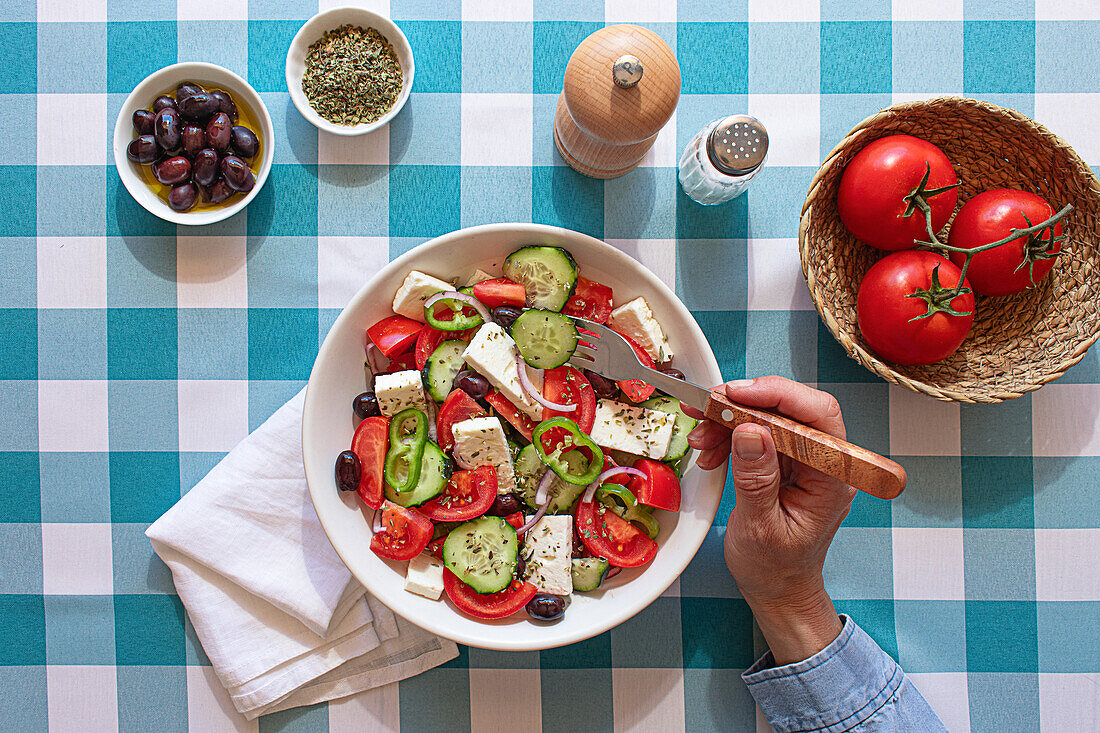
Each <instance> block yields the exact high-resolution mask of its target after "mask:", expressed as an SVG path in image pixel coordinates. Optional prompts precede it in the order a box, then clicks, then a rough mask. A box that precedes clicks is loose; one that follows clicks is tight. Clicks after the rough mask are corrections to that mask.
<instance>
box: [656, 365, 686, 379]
mask: <svg viewBox="0 0 1100 733" xmlns="http://www.w3.org/2000/svg"><path fill="white" fill-rule="evenodd" d="M661 371H662V372H664V373H665V374H667V375H668V376H670V377H676V378H677V379H687V377H685V376H684V373H683V372H682V371H680V370H679V369H673V368H672V367H668V368H667V369H662V370H661Z"/></svg>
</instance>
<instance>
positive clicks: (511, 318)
mask: <svg viewBox="0 0 1100 733" xmlns="http://www.w3.org/2000/svg"><path fill="white" fill-rule="evenodd" d="M522 313H523V310H521V309H520V308H516V307H515V306H512V305H498V306H497V307H496V308H493V311H492V316H493V320H494V321H496V322H497V323H498V324H499V325H500V327H501V328H503V329H504V330H506V331H507V330H508V329H509V328H511V327H512V324H513V323H515V322H516V319H517V318H519V317H520V314H522Z"/></svg>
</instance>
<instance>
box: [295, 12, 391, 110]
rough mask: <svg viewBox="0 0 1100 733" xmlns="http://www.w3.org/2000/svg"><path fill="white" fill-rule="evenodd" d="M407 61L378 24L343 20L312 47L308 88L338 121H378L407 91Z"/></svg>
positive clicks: (317, 105) (312, 97)
mask: <svg viewBox="0 0 1100 733" xmlns="http://www.w3.org/2000/svg"><path fill="white" fill-rule="evenodd" d="M401 83H402V74H401V65H400V64H399V63H398V61H397V54H396V53H395V52H394V50H393V46H391V45H390V43H389V42H388V41H387V40H386V39H385V37H383V36H382V34H381V33H379V32H378V31H377V30H375V29H374V28H367V29H366V30H364V29H362V28H359V27H357V26H351V25H342V26H340V27H339V28H336V29H335V30H331V31H328V32H327V33H325V35H324V36H322V37H321V38H320V39H319V40H317V41H316V42H315V43H314V44H313V45H312V46H310V47H309V53H307V54H306V72H305V74H304V75H303V76H302V91H303V92H305V95H306V99H308V100H309V104H310V106H311V107H313V109H315V110H316V111H317V114H319V115H321V117H324V118H325V119H326V120H328V121H329V122H332V123H335V124H337V125H358V124H360V123H365V122H374V121H375V120H377V119H378V118H379V117H381V116H382V115H384V114H386V112H388V111H389V110H390V108H392V107H393V105H394V103H395V102H396V101H397V97H398V95H400V94H401Z"/></svg>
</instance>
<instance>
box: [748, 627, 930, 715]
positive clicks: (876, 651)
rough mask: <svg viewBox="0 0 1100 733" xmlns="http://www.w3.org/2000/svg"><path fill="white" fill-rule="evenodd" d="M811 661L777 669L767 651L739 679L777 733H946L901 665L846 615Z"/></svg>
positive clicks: (770, 654) (807, 660)
mask: <svg viewBox="0 0 1100 733" xmlns="http://www.w3.org/2000/svg"><path fill="white" fill-rule="evenodd" d="M840 619H841V621H842V622H843V624H844V628H843V630H842V631H841V632H840V636H838V637H837V638H836V639H834V640H833V642H832V643H831V644H829V646H827V647H825V648H824V649H822V650H821V651H819V652H818V653H817V654H815V655H813V656H812V657H810V658H809V659H806V660H803V661H801V662H795V663H794V664H787V665H784V666H782V667H776V666H774V665H775V659H774V658H773V657H772V653H771V652H770V651H769V652H768V653H767V654H765V655H764V656H763V657H761V658H760V659H758V660H757V661H756V663H755V664H754V665H752V666H751V667H749V668H748V669H747V670H745V672H744V674H742V675H741V677H742V679H744V680H745V684H746V685H748V688H749V692H750V693H752V696H753V698H754V699H755V700H756V704H757V705H759V706H760V709H761V710H762V711H763V712H764V716H765V717H767V719H768V722H769V723H771V726H772V728H774V729H775V731H776V733H805V732H808V731H828V732H829V733H839V731H861V732H862V731H867V732H871V731H922V732H924V731H946V730H947V729H946V728H945V727H944V725H943V723H942V722H941V721H940V719H939V718H938V717H937V716H936V714H935V713H934V712H933V711H932V708H931V707H929V705H928V703H927V702H926V701H925V699H924V698H923V697H922V696H921V694H920V693H919V692H917V689H916V688H915V687H913V684H912V683H911V682H910V681H909V680H908V679H907V678H906V676H905V673H904V672H902V671H901V667H899V666H898V664H897V662H895V661H894V660H893V659H891V658H890V656H889V655H888V654H887V653H886V652H884V651H883V650H882V649H881V648H880V647H879V646H878V644H876V643H875V641H874V639H872V638H871V637H870V636H868V635H867V632H865V631H864V630H863V629H861V628H860V627H859V626H857V625H856V623H855V622H854V621H852V620H851V619H850V618H848V617H847V616H845V615H843V614H841V616H840Z"/></svg>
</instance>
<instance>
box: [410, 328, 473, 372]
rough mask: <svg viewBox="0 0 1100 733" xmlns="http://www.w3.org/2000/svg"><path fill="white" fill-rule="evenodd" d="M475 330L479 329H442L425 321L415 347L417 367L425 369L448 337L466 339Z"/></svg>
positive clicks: (414, 353)
mask: <svg viewBox="0 0 1100 733" xmlns="http://www.w3.org/2000/svg"><path fill="white" fill-rule="evenodd" d="M475 331H477V329H476V328H468V329H466V330H465V331H440V330H439V329H438V328H432V327H431V326H429V325H428V324H427V323H425V324H424V326H423V327H422V328H421V329H420V333H419V335H417V337H416V348H415V349H413V355H414V357H415V361H416V368H417V369H423V368H424V365H425V364H427V363H428V357H429V356H431V355H432V352H433V351H435V349H436V347H437V346H439V345H440V344H441V343H443V342H444V341H446V340H448V339H459V340H461V341H466V340H468V339H469V338H470V337H471V336H473V335H474V332H475Z"/></svg>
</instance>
